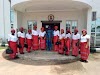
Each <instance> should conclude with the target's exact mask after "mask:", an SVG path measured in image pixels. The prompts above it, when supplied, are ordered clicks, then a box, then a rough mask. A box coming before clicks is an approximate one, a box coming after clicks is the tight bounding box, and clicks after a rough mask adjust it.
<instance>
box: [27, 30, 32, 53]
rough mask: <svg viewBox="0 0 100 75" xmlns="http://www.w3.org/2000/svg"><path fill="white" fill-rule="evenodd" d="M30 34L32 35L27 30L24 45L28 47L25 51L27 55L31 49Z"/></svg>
mask: <svg viewBox="0 0 100 75" xmlns="http://www.w3.org/2000/svg"><path fill="white" fill-rule="evenodd" d="M31 33H32V31H31V30H30V29H29V30H28V33H27V34H26V43H27V45H28V48H27V49H26V51H27V52H28V53H30V52H31V47H32V34H31Z"/></svg>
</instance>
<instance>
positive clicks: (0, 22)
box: [0, 0, 4, 43]
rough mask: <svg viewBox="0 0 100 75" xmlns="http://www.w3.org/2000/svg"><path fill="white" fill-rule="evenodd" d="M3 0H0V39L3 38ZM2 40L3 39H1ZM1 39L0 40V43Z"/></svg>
mask: <svg viewBox="0 0 100 75" xmlns="http://www.w3.org/2000/svg"><path fill="white" fill-rule="evenodd" d="M3 7H4V5H3V0H0V39H1V38H2V39H3V38H4V20H3V19H4V16H3V15H4V13H3ZM3 40H4V39H3ZM1 42H2V41H0V43H1Z"/></svg>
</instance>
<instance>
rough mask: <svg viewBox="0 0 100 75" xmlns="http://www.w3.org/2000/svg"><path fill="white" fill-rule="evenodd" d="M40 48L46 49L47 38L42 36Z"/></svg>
mask: <svg viewBox="0 0 100 75" xmlns="http://www.w3.org/2000/svg"><path fill="white" fill-rule="evenodd" d="M40 49H46V40H45V39H43V37H40Z"/></svg>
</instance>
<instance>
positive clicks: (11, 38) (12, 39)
mask: <svg viewBox="0 0 100 75" xmlns="http://www.w3.org/2000/svg"><path fill="white" fill-rule="evenodd" d="M17 40H18V38H17V36H16V35H11V34H9V35H8V41H12V42H17Z"/></svg>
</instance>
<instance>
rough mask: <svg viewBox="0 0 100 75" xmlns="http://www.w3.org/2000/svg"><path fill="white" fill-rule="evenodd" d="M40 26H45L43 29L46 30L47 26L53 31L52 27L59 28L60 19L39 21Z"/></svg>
mask: <svg viewBox="0 0 100 75" xmlns="http://www.w3.org/2000/svg"><path fill="white" fill-rule="evenodd" d="M41 22H42V27H44V28H45V30H48V27H50V28H51V30H53V31H54V27H55V26H58V30H60V22H61V21H41Z"/></svg>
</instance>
